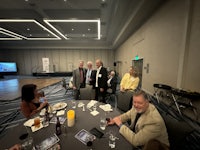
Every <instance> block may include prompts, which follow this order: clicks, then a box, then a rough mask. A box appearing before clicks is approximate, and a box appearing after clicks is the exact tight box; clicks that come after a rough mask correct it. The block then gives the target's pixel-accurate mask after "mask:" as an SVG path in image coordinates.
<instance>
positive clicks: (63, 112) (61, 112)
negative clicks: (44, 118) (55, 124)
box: [56, 110, 65, 116]
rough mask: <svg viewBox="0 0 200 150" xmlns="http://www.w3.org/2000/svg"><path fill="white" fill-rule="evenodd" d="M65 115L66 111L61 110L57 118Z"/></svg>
mask: <svg viewBox="0 0 200 150" xmlns="http://www.w3.org/2000/svg"><path fill="white" fill-rule="evenodd" d="M64 114H65V111H64V110H60V111H58V112H57V114H56V116H61V115H64Z"/></svg>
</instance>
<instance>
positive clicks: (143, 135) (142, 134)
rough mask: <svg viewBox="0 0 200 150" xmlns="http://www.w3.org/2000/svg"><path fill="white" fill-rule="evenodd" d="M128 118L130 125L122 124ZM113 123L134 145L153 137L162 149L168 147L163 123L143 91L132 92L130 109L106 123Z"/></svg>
mask: <svg viewBox="0 0 200 150" xmlns="http://www.w3.org/2000/svg"><path fill="white" fill-rule="evenodd" d="M128 120H131V125H130V127H127V126H126V125H125V124H123V123H125V122H127V121H128ZM113 124H116V125H118V126H119V128H120V129H119V132H120V133H121V134H122V135H123V136H124V137H125V138H126V139H127V140H128V141H129V142H130V143H131V144H132V145H133V146H135V147H137V146H141V147H143V146H144V145H146V144H147V143H148V141H149V140H152V139H155V140H157V141H159V142H160V144H161V145H162V146H163V149H169V141H168V134H167V129H166V126H165V123H164V121H163V119H162V117H161V115H160V114H159V112H158V110H157V109H156V107H155V106H154V105H152V104H151V103H149V101H148V97H147V95H146V93H145V92H144V91H138V92H136V93H134V95H133V107H132V109H131V110H129V111H128V112H126V113H124V114H122V115H120V116H117V117H115V118H113V119H110V121H109V122H108V125H113Z"/></svg>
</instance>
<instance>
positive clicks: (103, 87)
mask: <svg viewBox="0 0 200 150" xmlns="http://www.w3.org/2000/svg"><path fill="white" fill-rule="evenodd" d="M96 67H97V72H96V80H95V92H96V93H95V99H96V100H98V101H100V102H104V103H105V96H106V91H107V80H108V76H107V75H108V74H107V69H106V68H104V67H103V63H102V61H101V60H100V59H97V60H96Z"/></svg>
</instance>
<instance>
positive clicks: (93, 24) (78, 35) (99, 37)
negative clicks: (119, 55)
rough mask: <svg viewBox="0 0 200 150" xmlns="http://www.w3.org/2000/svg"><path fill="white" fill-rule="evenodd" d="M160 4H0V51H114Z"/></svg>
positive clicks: (84, 0) (29, 0) (49, 0)
mask: <svg viewBox="0 0 200 150" xmlns="http://www.w3.org/2000/svg"><path fill="white" fill-rule="evenodd" d="M163 1H164V0H1V3H0V43H1V44H0V48H1V49H8V48H12V49H26V48H36V49H37V48H38V49H41V48H45V49H59V48H62V49H115V48H117V47H118V46H120V45H121V44H122V43H123V42H124V41H125V40H126V39H127V38H128V37H129V36H130V35H132V34H133V33H134V32H135V31H136V30H137V29H138V28H139V27H140V26H141V25H142V24H143V23H144V22H145V21H146V20H147V19H148V18H149V17H150V16H151V15H152V13H153V12H154V11H155V10H156V9H157V8H158V7H159V6H160V5H161V4H162V2H163Z"/></svg>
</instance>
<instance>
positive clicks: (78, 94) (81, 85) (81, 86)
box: [74, 83, 85, 100]
mask: <svg viewBox="0 0 200 150" xmlns="http://www.w3.org/2000/svg"><path fill="white" fill-rule="evenodd" d="M80 88H85V83H81V84H80ZM74 99H75V100H79V99H80V89H76V90H74Z"/></svg>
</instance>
